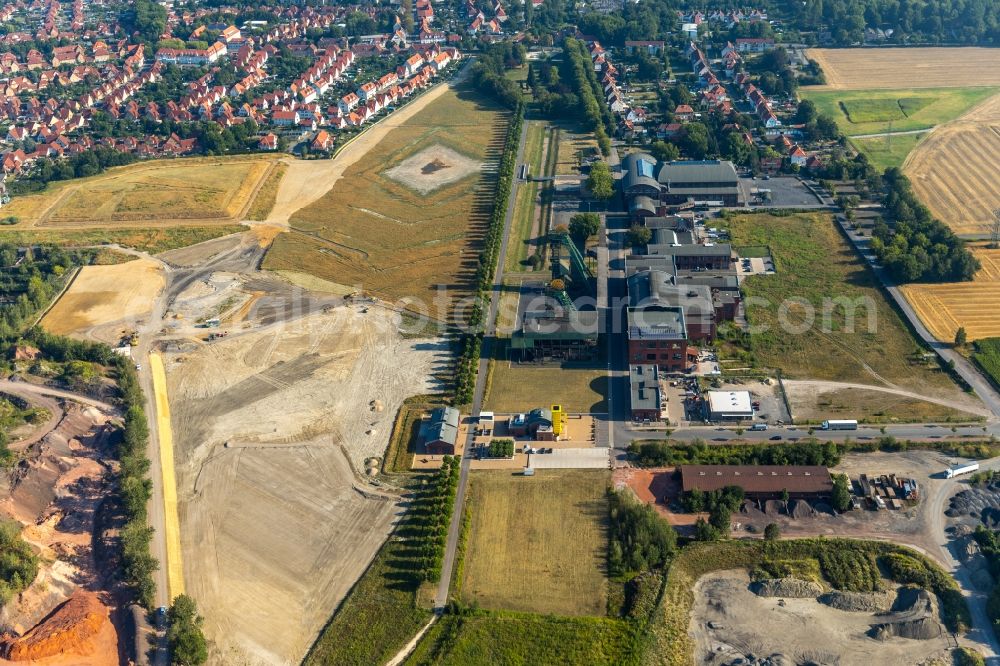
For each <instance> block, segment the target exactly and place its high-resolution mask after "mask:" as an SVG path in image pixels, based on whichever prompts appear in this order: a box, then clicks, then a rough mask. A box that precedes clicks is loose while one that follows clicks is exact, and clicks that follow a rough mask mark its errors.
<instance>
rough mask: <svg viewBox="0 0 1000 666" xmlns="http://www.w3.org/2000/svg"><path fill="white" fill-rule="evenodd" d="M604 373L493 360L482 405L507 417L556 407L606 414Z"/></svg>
mask: <svg viewBox="0 0 1000 666" xmlns="http://www.w3.org/2000/svg"><path fill="white" fill-rule="evenodd" d="M607 395H608V373H607V370H604V369H600V368H580V367H565V368H562V367H559V366H534V365H519V364H517V363H508V362H507V361H497V362H496V364H495V366H494V368H493V375H492V377H491V379H490V382H489V384H488V392H487V394H486V397H485V399H484V402H485V404H486V406H487V408H488V409H492V410H493V411H496V412H500V413H504V414H509V413H515V412H524V411H528V410H531V409H534V408H535V407H542V406H548V405H552V404H560V405H562V406H563V409H564V410H566V411H567V412H579V413H588V414H589V413H593V414H602V413H604V412H606V411H607V409H608V408H607V402H606V399H607Z"/></svg>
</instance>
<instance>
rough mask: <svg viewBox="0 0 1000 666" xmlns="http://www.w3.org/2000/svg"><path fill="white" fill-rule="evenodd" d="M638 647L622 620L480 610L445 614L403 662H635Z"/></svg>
mask: <svg viewBox="0 0 1000 666" xmlns="http://www.w3.org/2000/svg"><path fill="white" fill-rule="evenodd" d="M636 645H637V639H636V629H635V628H634V625H633V624H631V623H629V622H626V621H624V620H616V619H610V618H597V617H587V618H583V617H577V618H566V617H556V616H552V615H529V614H524V613H485V612H480V613H477V614H474V615H470V616H455V615H446V616H445V617H444V618H443V619H442V620H441V621H440V622H438V623H437V624H436V625H434V627H433V628H432V629H431V630H430V631H429V632H427V634H426V635H425V636H424V639H423V640H422V641H421V642H420V644H419V645H418V646H417V649H416V650H415V651H414V653H413V654H412V655H410V657H409V658H408V659H407V660H406V661H405V662H404V663H405V664H407V665H408V666H417V665H419V666H426V665H428V664H434V665H435V666H450V665H452V664H453V665H454V666H466V664H496V665H497V666H500V665H501V664H502V665H504V666H506V665H508V664H509V665H513V664H561V665H562V666H590V665H592V664H629V663H635V652H636V649H637V647H636Z"/></svg>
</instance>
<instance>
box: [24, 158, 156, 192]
mask: <svg viewBox="0 0 1000 666" xmlns="http://www.w3.org/2000/svg"><path fill="white" fill-rule="evenodd" d="M137 159H138V158H137V157H136V156H135V155H133V154H131V153H123V152H121V151H118V150H114V149H113V148H108V147H105V146H99V147H97V148H92V149H90V150H85V151H83V152H80V153H76V154H75V155H70V156H69V157H64V158H60V159H58V160H51V159H48V158H45V159H41V160H39V161H38V163H37V166H36V167H35V168H34V169H33V170H32V171H31V174H30V175H29V176H27V177H22V178H18V179H17V180H15V181H13V182H12V183H11V184H10V191H11V194H15V195H17V194H25V193H28V192H38V191H41V190H43V189H45V186H46V185H48V184H49V183H50V182H52V181H57V180H72V179H73V178H83V177H85V176H95V175H97V174H99V173H101V172H103V171H104V170H106V169H108V168H109V167H113V166H122V165H125V164H131V163H132V162H135V161H136V160H137Z"/></svg>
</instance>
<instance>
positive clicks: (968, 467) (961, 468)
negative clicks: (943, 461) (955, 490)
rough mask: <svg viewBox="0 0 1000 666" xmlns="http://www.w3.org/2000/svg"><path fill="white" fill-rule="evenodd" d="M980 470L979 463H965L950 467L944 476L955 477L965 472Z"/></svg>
mask: <svg viewBox="0 0 1000 666" xmlns="http://www.w3.org/2000/svg"><path fill="white" fill-rule="evenodd" d="M978 471H979V463H966V464H964V465H955V466H954V467H949V468H948V469H946V470H945V472H944V478H946V479H954V478H955V477H956V476H961V475H963V474H972V473H973V472H978Z"/></svg>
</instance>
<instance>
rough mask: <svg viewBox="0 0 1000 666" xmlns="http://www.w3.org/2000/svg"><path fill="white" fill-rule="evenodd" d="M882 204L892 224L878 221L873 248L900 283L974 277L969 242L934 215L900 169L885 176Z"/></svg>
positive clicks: (974, 261) (974, 263)
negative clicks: (911, 187) (918, 196)
mask: <svg viewBox="0 0 1000 666" xmlns="http://www.w3.org/2000/svg"><path fill="white" fill-rule="evenodd" d="M882 183H883V187H884V191H885V197H884V199H883V201H882V205H883V207H884V208H885V211H886V214H887V215H888V217H889V219H890V220H892V222H893V224H892V226H889V225H888V224H886V223H885V222H878V223H877V224H876V225H875V227H874V228H873V230H872V250H873V251H874V252H875V254H876V256H878V258H879V261H880V262H881V263H882V264H883V265H884V266H885V267H886V269H887V270H888V271H889V272H890V273H891V274H892V276H893V277H894V278H895V279H896V280H898V281H900V282H918V281H919V282H956V281H962V280H971V279H972V278H973V276H974V275H975V274H976V271H978V270H979V268H980V264H979V260H978V259H976V258H975V257H974V256H973V255H972V253H971V252H969V250H968V248H967V247H966V246H965V243H964V242H963V241H962V240H961V239H960V238H959V237H958V236H956V235H955V233H954V232H953V231H952V230H951V229H949V228H948V227H947V226H946V225H945V224H943V223H942V222H940V221H939V220H936V219H934V218H933V217H932V216H931V213H930V211H929V210H928V209H927V207H926V206H924V205H923V204H922V203H920V202H919V201H918V200H917V197H916V195H914V194H913V191H912V190H911V189H910V181H909V179H908V178H906V176H904V175H903V173H902V172H901V171H900V170H899V169H897V168H890V169H886V171H885V174H884V175H883V176H882Z"/></svg>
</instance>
